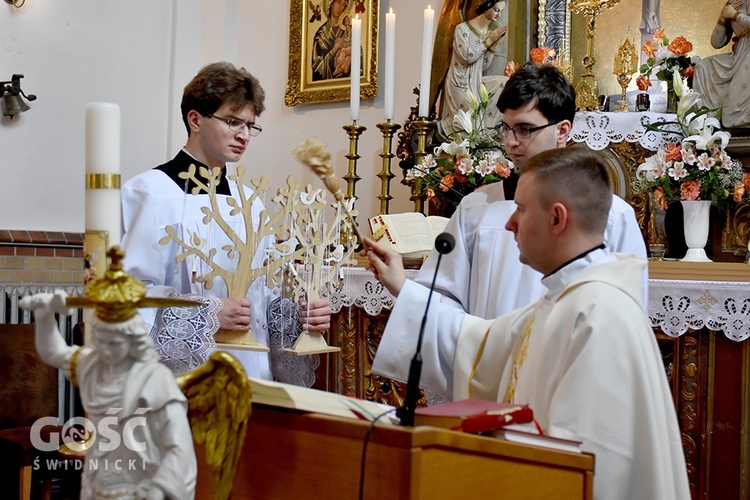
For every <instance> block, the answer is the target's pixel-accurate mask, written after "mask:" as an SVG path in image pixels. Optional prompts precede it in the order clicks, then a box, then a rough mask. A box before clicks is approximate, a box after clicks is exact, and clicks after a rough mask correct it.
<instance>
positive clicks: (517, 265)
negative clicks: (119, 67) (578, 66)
mask: <svg viewBox="0 0 750 500" xmlns="http://www.w3.org/2000/svg"><path fill="white" fill-rule="evenodd" d="M497 106H498V108H499V109H500V112H501V113H502V121H501V123H500V125H499V126H498V132H499V133H501V134H502V135H503V136H504V138H505V148H506V152H507V154H508V156H509V157H510V159H511V160H512V161H513V163H514V164H515V166H516V169H518V168H520V167H521V166H522V165H523V164H524V163H525V162H526V160H527V159H528V158H531V157H532V156H534V155H536V154H537V153H541V152H542V151H547V150H550V149H556V148H563V147H565V146H566V143H567V142H568V136H569V134H570V130H571V127H572V123H573V120H574V118H575V90H574V89H573V86H572V85H571V84H570V82H569V81H568V79H567V78H565V76H564V75H563V74H562V73H561V72H560V71H559V70H558V69H557V68H555V67H554V66H551V65H536V64H527V65H525V66H523V67H522V68H520V69H519V70H517V71H516V72H515V73H513V75H511V77H510V78H509V79H508V82H507V83H506V85H505V88H504V89H503V91H502V93H501V94H500V97H499V99H498V102H497ZM514 178H515V176H514ZM509 184H512V186H509ZM514 186H515V182H513V181H511V182H509V180H507V179H506V180H505V181H503V182H501V183H497V184H492V185H489V186H487V187H485V188H482V189H480V190H478V191H475V192H474V193H472V194H470V195H468V196H466V197H465V198H464V199H463V200H462V201H461V203H460V204H459V205H458V209H457V210H456V213H455V214H454V215H453V217H451V220H450V221H449V222H448V225H447V226H446V228H445V231H446V232H448V233H451V234H452V235H453V236H454V237H455V238H456V245H455V247H454V249H453V251H452V252H451V253H450V254H447V255H444V256H443V258H442V262H441V264H440V269H439V273H438V275H437V278H436V280H435V291H437V292H439V293H440V295H439V297H440V300H441V301H449V302H452V303H453V305H455V306H457V307H460V308H461V309H463V310H464V311H466V312H468V313H469V314H472V315H475V316H479V317H482V318H485V319H492V318H496V317H498V316H500V315H501V314H504V313H506V312H509V311H512V310H514V309H516V308H518V307H522V306H525V305H527V304H530V303H532V302H534V301H535V300H536V299H538V298H539V297H540V296H542V295H543V294H544V293H545V291H546V290H547V288H546V287H545V286H544V285H542V281H541V280H542V275H541V274H540V273H539V272H537V271H535V270H533V269H531V268H530V267H529V266H526V265H524V264H521V262H520V261H519V252H518V248H517V246H516V243H515V241H514V240H513V234H512V233H511V232H510V231H507V230H506V229H505V223H506V222H507V220H508V219H509V218H510V216H511V214H512V213H513V211H514V210H515V208H516V205H515V203H514V202H513V201H512V196H513V191H514ZM506 193H507V196H506ZM604 243H605V245H606V246H607V248H608V249H609V250H610V251H612V252H621V253H632V254H636V255H639V256H642V257H645V256H646V245H645V243H644V240H643V236H642V235H641V232H640V228H639V227H638V222H637V221H636V219H635V212H634V211H633V208H632V207H631V206H630V205H629V204H628V203H627V202H625V201H624V200H623V199H622V198H619V197H618V196H615V195H613V198H612V207H611V209H610V212H609V217H608V219H607V227H606V230H605V232H604ZM549 251H554V250H553V249H550V250H549ZM436 262H437V253H436V252H435V251H433V252H432V253H431V254H430V255H429V257H428V259H427V260H426V261H425V263H424V264H423V265H422V267H421V270H420V271H419V273H418V274H417V276H416V278H415V281H416V282H417V283H420V284H422V285H425V286H430V284H431V283H432V278H433V276H434V274H435V264H436ZM643 284H644V286H643V292H644V309H645V308H646V307H647V304H648V302H647V299H646V297H647V291H648V275H647V274H644V279H643Z"/></svg>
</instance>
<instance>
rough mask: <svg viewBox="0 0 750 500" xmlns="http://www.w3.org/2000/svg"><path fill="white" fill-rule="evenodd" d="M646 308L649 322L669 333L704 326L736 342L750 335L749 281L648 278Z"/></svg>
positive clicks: (675, 333)
mask: <svg viewBox="0 0 750 500" xmlns="http://www.w3.org/2000/svg"><path fill="white" fill-rule="evenodd" d="M648 310H649V319H650V320H651V326H658V327H660V328H661V329H662V330H663V331H664V333H666V334H667V335H670V336H672V337H677V336H679V335H682V334H683V333H685V332H686V331H687V330H688V328H691V329H693V330H697V329H700V328H704V327H706V328H708V329H709V330H714V331H721V332H723V333H724V335H725V336H726V337H727V338H728V339H731V340H735V341H737V342H739V341H743V340H745V339H747V338H748V337H750V283H744V282H736V283H735V282H726V281H678V280H649V308H648Z"/></svg>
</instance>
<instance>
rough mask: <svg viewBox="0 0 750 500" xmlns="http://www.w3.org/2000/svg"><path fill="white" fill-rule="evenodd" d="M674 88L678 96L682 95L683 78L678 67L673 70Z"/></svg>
mask: <svg viewBox="0 0 750 500" xmlns="http://www.w3.org/2000/svg"><path fill="white" fill-rule="evenodd" d="M672 88H673V89H674V93H675V94H676V95H677V97H678V98H680V97H682V90H683V89H682V78H680V71H679V70H677V69H675V70H673V71H672Z"/></svg>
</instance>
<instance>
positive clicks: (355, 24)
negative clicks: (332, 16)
mask: <svg viewBox="0 0 750 500" xmlns="http://www.w3.org/2000/svg"><path fill="white" fill-rule="evenodd" d="M361 40H362V20H361V19H360V18H359V14H357V15H356V16H355V17H354V19H352V72H351V94H350V107H351V112H352V121H355V122H356V121H357V120H358V119H359V69H360V68H361V67H362V66H361V61H360V58H359V52H360V49H359V48H360V45H361V43H362V42H361Z"/></svg>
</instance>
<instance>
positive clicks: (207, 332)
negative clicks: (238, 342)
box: [151, 294, 222, 375]
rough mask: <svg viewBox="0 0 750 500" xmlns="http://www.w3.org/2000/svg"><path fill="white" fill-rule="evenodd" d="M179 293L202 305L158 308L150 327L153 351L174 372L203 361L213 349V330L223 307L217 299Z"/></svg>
mask: <svg viewBox="0 0 750 500" xmlns="http://www.w3.org/2000/svg"><path fill="white" fill-rule="evenodd" d="M170 296H171V297H176V296H177V295H176V294H170ZM180 297H181V298H185V299H188V300H196V301H200V302H202V303H203V305H202V306H200V307H164V308H160V309H158V310H157V312H156V320H155V322H154V326H153V328H152V329H151V339H152V340H153V341H154V349H155V350H156V354H158V355H159V357H161V359H162V363H164V365H166V366H167V367H168V368H169V369H170V370H172V373H174V374H175V375H179V374H181V373H185V372H187V371H189V370H192V369H193V368H197V367H198V366H200V365H202V364H203V363H205V362H206V361H207V360H208V357H209V356H210V355H211V353H212V352H214V351H215V350H216V342H215V341H214V333H216V332H217V331H218V330H219V316H218V314H219V311H220V310H221V307H222V303H221V301H220V300H218V299H211V298H208V297H201V296H200V295H182V296H180Z"/></svg>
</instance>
